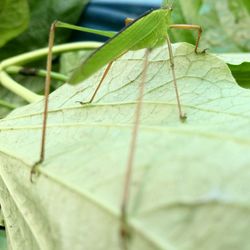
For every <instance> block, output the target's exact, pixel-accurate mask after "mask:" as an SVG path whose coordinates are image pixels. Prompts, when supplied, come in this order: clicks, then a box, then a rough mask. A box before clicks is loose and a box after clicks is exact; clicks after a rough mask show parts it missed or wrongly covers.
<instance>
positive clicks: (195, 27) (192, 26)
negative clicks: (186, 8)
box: [169, 24, 206, 54]
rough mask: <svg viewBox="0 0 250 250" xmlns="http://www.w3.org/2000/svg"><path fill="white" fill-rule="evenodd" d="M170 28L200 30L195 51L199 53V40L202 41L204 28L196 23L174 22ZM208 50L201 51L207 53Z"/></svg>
mask: <svg viewBox="0 0 250 250" xmlns="http://www.w3.org/2000/svg"><path fill="white" fill-rule="evenodd" d="M169 28H172V29H182V30H197V31H198V37H197V39H196V43H195V49H194V51H195V53H196V54H198V51H197V49H198V46H199V42H200V38H201V34H202V28H201V26H199V25H196V24H172V25H170V26H169ZM205 52H206V50H203V51H202V52H201V53H205Z"/></svg>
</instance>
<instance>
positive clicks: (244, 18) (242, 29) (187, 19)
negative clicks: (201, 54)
mask: <svg viewBox="0 0 250 250" xmlns="http://www.w3.org/2000/svg"><path fill="white" fill-rule="evenodd" d="M176 5H177V9H176V10H175V11H176V12H177V13H178V14H174V15H173V19H174V23H178V19H177V18H175V17H176V16H179V15H180V16H181V17H182V19H183V20H184V23H191V24H199V25H201V27H202V28H203V31H204V32H203V34H202V38H201V44H200V46H201V47H203V48H209V49H210V50H211V51H214V52H241V51H249V50H250V32H249V26H250V2H249V1H247V0H239V1H231V0H221V1H217V0H209V1H208V0H199V1H192V0H179V1H178V3H176ZM180 32H182V31H180V30H176V31H173V33H174V34H175V35H174V36H175V37H178V36H179V35H178V33H180ZM185 35H186V37H187V38H188V39H189V41H190V39H194V38H195V37H196V36H197V35H196V32H189V34H187V33H185ZM175 41H180V40H175ZM182 41H183V40H182Z"/></svg>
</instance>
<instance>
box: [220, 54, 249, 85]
mask: <svg viewBox="0 0 250 250" xmlns="http://www.w3.org/2000/svg"><path fill="white" fill-rule="evenodd" d="M218 56H219V57H220V58H221V59H222V60H224V61H225V62H226V63H227V64H228V65H229V68H230V70H231V72H232V74H233V76H234V78H235V79H236V81H237V83H238V84H239V85H240V86H242V87H244V88H250V74H249V72H250V53H227V54H218Z"/></svg>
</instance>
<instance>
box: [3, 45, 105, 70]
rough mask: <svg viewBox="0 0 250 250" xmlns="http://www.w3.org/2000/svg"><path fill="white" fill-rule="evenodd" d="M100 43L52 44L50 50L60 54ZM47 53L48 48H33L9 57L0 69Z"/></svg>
mask: <svg viewBox="0 0 250 250" xmlns="http://www.w3.org/2000/svg"><path fill="white" fill-rule="evenodd" d="M101 44H102V43H98V42H77V43H67V44H61V45H56V46H54V48H53V50H52V51H53V54H60V53H63V52H69V51H77V50H83V49H95V48H98V47H100V45H101ZM47 54H48V48H43V49H38V50H34V51H31V52H28V53H25V54H21V55H18V56H14V57H11V58H9V59H6V60H4V61H2V62H1V63H0V70H3V69H5V68H7V67H9V66H13V65H24V64H26V63H29V62H32V61H35V60H38V59H40V58H43V57H45V56H47Z"/></svg>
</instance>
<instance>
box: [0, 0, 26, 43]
mask: <svg viewBox="0 0 250 250" xmlns="http://www.w3.org/2000/svg"><path fill="white" fill-rule="evenodd" d="M28 21H29V8H28V3H27V0H1V2H0V34H1V36H0V47H2V46H3V45H4V44H5V43H6V42H8V41H9V40H10V39H12V38H14V37H16V36H18V35H19V34H20V33H22V32H23V31H24V30H25V29H26V28H27V26H28Z"/></svg>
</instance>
